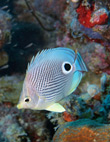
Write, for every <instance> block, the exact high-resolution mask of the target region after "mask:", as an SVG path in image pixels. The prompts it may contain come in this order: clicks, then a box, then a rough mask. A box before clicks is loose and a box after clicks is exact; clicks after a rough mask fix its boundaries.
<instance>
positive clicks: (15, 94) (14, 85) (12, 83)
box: [0, 75, 23, 104]
mask: <svg viewBox="0 0 110 142" xmlns="http://www.w3.org/2000/svg"><path fill="white" fill-rule="evenodd" d="M22 84H23V76H19V75H18V76H14V75H13V76H5V77H1V78H0V102H10V103H12V104H17V103H18V100H19V95H20V93H21V90H22Z"/></svg>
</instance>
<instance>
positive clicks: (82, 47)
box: [0, 0, 110, 142]
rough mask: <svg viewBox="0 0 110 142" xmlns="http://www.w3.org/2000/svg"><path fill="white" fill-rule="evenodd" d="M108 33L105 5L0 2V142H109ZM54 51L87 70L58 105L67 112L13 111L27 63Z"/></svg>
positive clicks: (97, 0) (100, 0)
mask: <svg viewBox="0 0 110 142" xmlns="http://www.w3.org/2000/svg"><path fill="white" fill-rule="evenodd" d="M109 31H110V2H109V0H93V1H91V0H58V1H57V0H45V1H44V0H24V1H22V0H16V1H15V0H7V1H4V0H1V1H0V142H15V141H16V142H22V141H23V142H25V141H27V142H38V141H41V142H49V141H51V140H52V136H53V134H54V133H55V135H54V137H53V142H58V141H60V142H61V141H63V142H65V141H68V139H69V141H70V142H71V141H72V142H74V141H77V142H80V141H81V142H83V141H84V142H86V141H87V142H93V141H97V142H107V141H110V136H109V133H110V125H109V124H110V56H109V55H110V32H109ZM58 46H61V47H64V46H65V47H68V48H71V49H73V50H75V51H78V52H80V54H81V56H82V58H83V59H84V62H85V63H86V65H87V68H88V73H86V74H84V76H83V79H82V82H81V83H80V85H79V86H78V88H77V90H75V92H74V93H73V94H71V95H70V96H68V97H66V98H64V99H63V100H62V101H61V102H59V103H61V104H62V105H63V106H64V107H65V109H66V111H65V112H64V113H54V112H47V111H32V110H18V109H17V108H16V105H17V103H18V98H19V96H20V92H21V88H22V84H23V80H24V75H25V74H24V73H25V72H26V68H27V64H28V62H30V60H31V58H32V56H34V55H36V54H37V52H39V51H41V50H42V49H46V48H54V47H58ZM88 119H91V120H88ZM66 122H68V123H66ZM98 122H100V123H98ZM106 124H107V125H106ZM57 129H58V130H57ZM55 131H56V132H55Z"/></svg>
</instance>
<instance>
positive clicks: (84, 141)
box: [53, 119, 110, 142]
mask: <svg viewBox="0 0 110 142" xmlns="http://www.w3.org/2000/svg"><path fill="white" fill-rule="evenodd" d="M109 133H110V125H106V124H105V125H103V124H100V123H98V122H96V121H93V120H89V119H81V120H77V121H75V122H68V123H65V124H64V125H63V126H61V127H60V128H59V129H58V131H57V132H56V133H55V135H54V137H53V142H67V141H68V140H69V142H76V141H77V142H94V141H96V142H108V141H110V134H109Z"/></svg>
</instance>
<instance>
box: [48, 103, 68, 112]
mask: <svg viewBox="0 0 110 142" xmlns="http://www.w3.org/2000/svg"><path fill="white" fill-rule="evenodd" d="M46 110H48V111H53V112H64V111H66V110H65V108H64V107H63V106H62V105H60V104H59V103H55V104H53V105H51V106H49V107H48V108H46Z"/></svg>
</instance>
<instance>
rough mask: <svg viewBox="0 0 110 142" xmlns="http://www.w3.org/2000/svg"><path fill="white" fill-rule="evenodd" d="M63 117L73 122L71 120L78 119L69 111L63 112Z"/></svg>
mask: <svg viewBox="0 0 110 142" xmlns="http://www.w3.org/2000/svg"><path fill="white" fill-rule="evenodd" d="M63 119H64V120H65V121H67V122H71V121H75V120H76V118H75V117H73V116H72V115H71V114H70V113H68V112H66V111H65V112H64V113H63Z"/></svg>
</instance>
